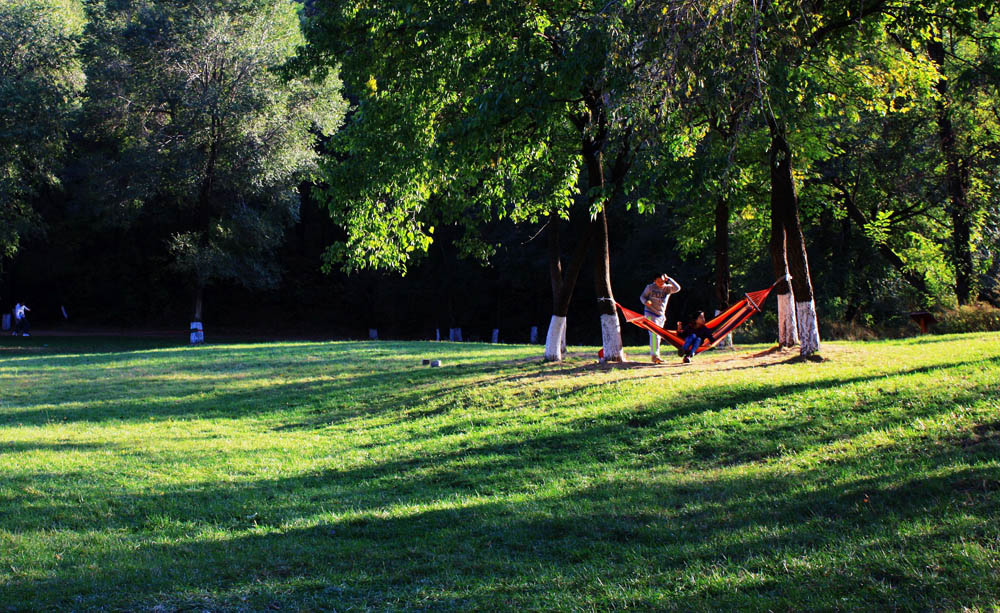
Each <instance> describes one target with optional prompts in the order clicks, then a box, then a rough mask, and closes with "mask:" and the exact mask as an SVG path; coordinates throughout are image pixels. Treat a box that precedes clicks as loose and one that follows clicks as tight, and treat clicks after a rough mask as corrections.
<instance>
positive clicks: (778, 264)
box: [769, 155, 799, 347]
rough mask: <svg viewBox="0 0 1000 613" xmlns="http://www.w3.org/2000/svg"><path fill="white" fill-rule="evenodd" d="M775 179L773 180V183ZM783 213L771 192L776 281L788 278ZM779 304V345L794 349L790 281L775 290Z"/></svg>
mask: <svg viewBox="0 0 1000 613" xmlns="http://www.w3.org/2000/svg"><path fill="white" fill-rule="evenodd" d="M774 165H775V161H774V159H773V155H772V159H771V174H772V175H773V174H774ZM773 182H774V179H773V178H772V183H773ZM782 217H783V212H782V211H780V210H778V209H777V208H776V203H775V197H774V190H773V189H772V192H771V240H770V244H769V248H770V251H771V268H772V270H773V271H774V278H775V279H783V278H785V277H787V276H788V274H789V273H788V257H787V255H786V254H787V249H786V244H787V242H788V241H787V240H786V237H785V225H784V223H783V221H782ZM774 292H775V297H776V300H777V303H778V345H779V346H781V347H794V346H795V345H797V344H798V343H799V331H798V326H797V324H796V321H795V296H794V294H792V286H791V284H789V283H788V281H782V282H781V283H779V284H778V285H777V287H775V289H774Z"/></svg>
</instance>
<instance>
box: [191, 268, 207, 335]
mask: <svg viewBox="0 0 1000 613" xmlns="http://www.w3.org/2000/svg"><path fill="white" fill-rule="evenodd" d="M204 304H205V284H204V283H203V282H202V281H201V280H200V279H199V280H198V281H196V282H195V288H194V305H193V306H194V308H193V314H192V315H191V344H192V345H200V344H201V343H204V342H205V328H204V326H202V320H201V316H202V310H203V306H204Z"/></svg>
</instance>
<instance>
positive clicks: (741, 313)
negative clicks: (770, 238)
mask: <svg viewBox="0 0 1000 613" xmlns="http://www.w3.org/2000/svg"><path fill="white" fill-rule="evenodd" d="M784 280H785V279H778V280H777V281H775V282H774V284H773V285H771V287H769V288H767V289H762V290H760V291H759V292H750V293H749V294H744V298H743V300H740V301H739V302H737V303H736V304H734V305H733V306H731V307H729V308H728V309H726V310H725V311H724V312H722V313H719V315H718V316H716V317H715V318H714V319H712V320H711V321H707V322H705V327H706V328H708V329H709V330H711V334H710V335H709V337H708V338H707V339H705V340H706V342H705V343H703V344H702V346H701V347H699V348H698V351H697V353H701V352H702V351H705V350H707V349H711V348H712V347H715V346H716V345H718V344H719V343H721V342H722V339H724V338H726V337H727V336H729V333H730V332H732V331H733V330H735V329H736V328H737V327H738V326H739V325H740V324H742V323H743V322H744V321H746V320H747V319H750V317H751V316H753V315H754V314H756V313H760V311H761V305H762V304H764V301H765V300H767V297H768V296H769V295H771V291H772V290H774V288H775V287H777V285H778V284H779V283H781V282H782V281H784ZM615 304H616V305H617V306H618V308H619V309H621V310H622V314H624V315H625V321H627V322H628V323H630V324H634V325H636V326H639V327H640V328H643V329H645V330H649V331H650V332H652V333H654V334H657V335H659V336H660V338H662V339H663V340H665V341H667V342H668V343H670V344H671V345H673V346H674V347H677V348H678V349H680V348H681V347H683V346H684V339H683V338H681V337H680V336H679V335H678V334H677V333H675V332H671V331H670V330H667V329H664V328H661V327H660V326H658V325H656V324H654V323H653V322H651V321H649V320H648V319H646V316H645V315H642V314H640V313H636V312H635V311H631V310H629V309H626V308H625V307H623V306H622V305H620V304H618V303H617V302H616V303H615Z"/></svg>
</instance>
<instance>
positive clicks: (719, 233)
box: [715, 195, 733, 348]
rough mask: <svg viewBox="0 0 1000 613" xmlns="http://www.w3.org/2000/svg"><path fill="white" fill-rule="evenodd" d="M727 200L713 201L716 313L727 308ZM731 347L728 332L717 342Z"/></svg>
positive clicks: (723, 198) (719, 197)
mask: <svg viewBox="0 0 1000 613" xmlns="http://www.w3.org/2000/svg"><path fill="white" fill-rule="evenodd" d="M730 279H731V277H730V272H729V201H727V200H726V198H725V197H724V196H721V195H719V196H717V197H716V201H715V303H716V305H717V310H716V311H715V314H716V315H718V314H719V313H721V312H722V311H725V310H726V309H727V308H729V281H730ZM719 346H720V347H726V348H732V346H733V335H732V334H729V335H727V336H726V338H725V339H724V340H723V341H722V342H721V343H720V344H719Z"/></svg>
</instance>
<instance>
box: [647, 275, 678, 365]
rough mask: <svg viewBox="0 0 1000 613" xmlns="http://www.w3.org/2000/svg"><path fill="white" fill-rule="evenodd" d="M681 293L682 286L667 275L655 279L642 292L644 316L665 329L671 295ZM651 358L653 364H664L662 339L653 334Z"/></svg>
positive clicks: (650, 343)
mask: <svg viewBox="0 0 1000 613" xmlns="http://www.w3.org/2000/svg"><path fill="white" fill-rule="evenodd" d="M679 291H681V286H680V284H679V283H677V281H674V280H673V279H671V278H670V277H669V276H667V274H666V273H663V274H662V275H660V276H658V277H656V278H655V279H653V282H652V283H650V284H649V285H647V286H646V289H644V290H642V295H641V296H639V300H640V301H641V302H642V307H643V309H644V312H643V315H645V316H646V319H648V320H649V321H651V322H653V323H654V324H656V325H658V326H660V327H661V328H662V327H663V324H664V323H666V321H667V302H669V301H670V294H676V293H677V292H679ZM649 358H650V360H651V361H652V362H653V364H662V363H663V360H661V359H660V337H659V335H657V334H654V333H653V332H650V333H649Z"/></svg>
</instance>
